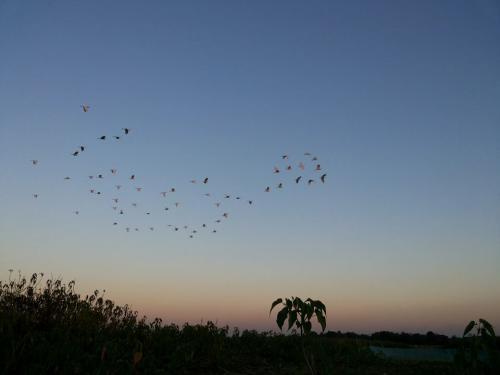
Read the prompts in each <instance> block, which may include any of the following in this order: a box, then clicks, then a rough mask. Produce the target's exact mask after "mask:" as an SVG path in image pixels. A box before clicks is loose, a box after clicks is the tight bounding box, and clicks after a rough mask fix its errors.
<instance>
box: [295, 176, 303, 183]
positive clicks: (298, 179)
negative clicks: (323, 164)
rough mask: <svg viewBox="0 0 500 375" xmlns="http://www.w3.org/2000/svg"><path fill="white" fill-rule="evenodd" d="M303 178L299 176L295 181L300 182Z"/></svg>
mask: <svg viewBox="0 0 500 375" xmlns="http://www.w3.org/2000/svg"><path fill="white" fill-rule="evenodd" d="M301 178H302V176H299V177H297V178H296V179H295V183H296V184H298V183H299V181H300V179H301Z"/></svg>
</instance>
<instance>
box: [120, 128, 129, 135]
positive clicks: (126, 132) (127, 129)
mask: <svg viewBox="0 0 500 375" xmlns="http://www.w3.org/2000/svg"><path fill="white" fill-rule="evenodd" d="M122 129H123V131H124V133H125V134H128V133H129V132H130V129H129V128H122Z"/></svg>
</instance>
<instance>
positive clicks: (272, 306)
mask: <svg viewBox="0 0 500 375" xmlns="http://www.w3.org/2000/svg"><path fill="white" fill-rule="evenodd" d="M281 302H283V299H282V298H278V299H277V300H276V301H274V302H273V303H272V304H271V309H270V310H269V315H271V311H273V309H274V307H275V306H276V305H278V304H280V303H281Z"/></svg>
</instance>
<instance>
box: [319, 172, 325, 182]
mask: <svg viewBox="0 0 500 375" xmlns="http://www.w3.org/2000/svg"><path fill="white" fill-rule="evenodd" d="M325 177H326V173H325V174H324V175H322V176H321V177H320V179H321V182H322V183H325Z"/></svg>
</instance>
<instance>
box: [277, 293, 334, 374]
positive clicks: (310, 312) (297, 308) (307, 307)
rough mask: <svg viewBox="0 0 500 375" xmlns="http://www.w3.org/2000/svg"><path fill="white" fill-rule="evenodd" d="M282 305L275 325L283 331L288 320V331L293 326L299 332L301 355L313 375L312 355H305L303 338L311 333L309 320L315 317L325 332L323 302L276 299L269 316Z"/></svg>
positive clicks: (309, 299) (324, 307) (324, 308)
mask: <svg viewBox="0 0 500 375" xmlns="http://www.w3.org/2000/svg"><path fill="white" fill-rule="evenodd" d="M280 304H281V305H282V306H283V307H282V308H281V310H280V311H278V314H277V315H276V324H278V327H279V329H280V330H282V329H283V324H284V323H285V321H286V320H287V319H288V330H290V329H291V328H292V327H293V326H294V325H295V327H296V328H297V329H298V330H299V332H300V338H301V340H300V344H301V349H302V354H303V356H304V359H305V361H306V364H307V367H308V369H309V371H310V372H311V374H315V373H316V371H315V365H314V357H313V355H312V353H309V354H308V353H307V351H306V348H305V346H304V341H305V340H304V338H305V337H306V336H308V335H309V334H310V333H311V330H312V323H311V319H312V318H313V317H314V316H315V317H316V319H317V321H318V323H319V324H320V325H321V332H324V331H325V328H326V306H325V305H324V304H323V302H321V301H319V300H313V299H311V298H308V299H306V300H305V301H302V300H301V299H300V298H299V297H290V298H285V301H283V299H282V298H278V299H277V300H275V301H274V302H273V303H272V304H271V309H270V310H269V315H271V312H272V311H273V309H274V308H275V307H276V306H278V305H280Z"/></svg>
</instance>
